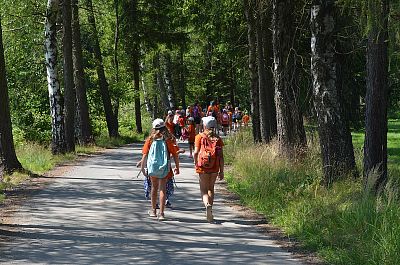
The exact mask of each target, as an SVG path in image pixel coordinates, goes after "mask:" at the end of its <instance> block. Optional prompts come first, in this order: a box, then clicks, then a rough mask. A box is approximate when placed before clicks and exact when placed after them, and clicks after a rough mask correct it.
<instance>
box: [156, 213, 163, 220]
mask: <svg viewBox="0 0 400 265" xmlns="http://www.w3.org/2000/svg"><path fill="white" fill-rule="evenodd" d="M158 221H165V216H164V214H163V213H160V214H159V215H158Z"/></svg>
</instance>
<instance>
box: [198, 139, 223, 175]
mask: <svg viewBox="0 0 400 265" xmlns="http://www.w3.org/2000/svg"><path fill="white" fill-rule="evenodd" d="M201 137H202V134H198V135H196V138H195V141H194V146H195V147H197V148H198V149H199V150H200V145H201ZM217 146H219V147H221V148H222V147H223V146H224V143H223V142H222V139H221V138H218V141H217ZM219 166H220V165H219V163H215V165H214V167H213V168H208V169H207V170H204V169H203V168H200V167H198V166H197V165H195V167H196V173H200V174H201V173H218V172H219Z"/></svg>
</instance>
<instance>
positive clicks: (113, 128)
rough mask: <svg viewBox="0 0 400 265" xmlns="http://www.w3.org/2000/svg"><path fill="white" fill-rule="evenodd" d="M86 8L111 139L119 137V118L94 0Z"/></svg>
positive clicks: (89, 1)
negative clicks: (104, 62) (104, 61)
mask: <svg viewBox="0 0 400 265" xmlns="http://www.w3.org/2000/svg"><path fill="white" fill-rule="evenodd" d="M86 6H87V11H88V22H89V26H90V28H91V31H92V36H91V37H92V39H93V43H94V47H93V51H94V59H95V63H96V71H97V76H98V78H99V85H100V94H101V98H102V101H103V107H104V112H105V115H106V122H107V128H108V135H109V136H110V137H118V136H119V135H118V117H117V116H116V115H115V114H114V113H113V108H112V104H111V97H110V91H109V89H108V82H107V79H106V75H105V73H104V66H103V58H102V56H101V50H100V43H99V37H98V33H97V28H96V19H95V17H94V12H93V4H92V0H86Z"/></svg>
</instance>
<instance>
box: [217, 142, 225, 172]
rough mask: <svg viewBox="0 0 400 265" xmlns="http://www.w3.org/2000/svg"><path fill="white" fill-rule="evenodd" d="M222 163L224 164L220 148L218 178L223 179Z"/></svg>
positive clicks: (222, 152)
mask: <svg viewBox="0 0 400 265" xmlns="http://www.w3.org/2000/svg"><path fill="white" fill-rule="evenodd" d="M224 165H225V161H224V151H223V150H222V149H221V153H220V156H219V172H218V178H219V180H223V179H224Z"/></svg>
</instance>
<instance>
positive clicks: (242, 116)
mask: <svg viewBox="0 0 400 265" xmlns="http://www.w3.org/2000/svg"><path fill="white" fill-rule="evenodd" d="M207 116H212V117H214V118H215V119H216V122H217V126H216V128H215V129H216V133H218V134H219V133H220V132H222V133H223V134H224V135H225V136H226V135H227V134H228V133H230V132H233V131H237V130H239V129H240V127H241V126H248V124H249V121H250V116H249V115H248V114H247V112H246V111H244V112H243V111H242V110H241V109H240V107H235V108H234V107H233V106H232V104H231V102H230V101H228V102H227V103H226V104H225V106H223V107H222V105H221V104H219V103H218V101H211V102H210V104H209V105H208V106H207V107H205V108H202V106H201V105H200V104H199V102H198V101H196V102H195V103H194V104H193V105H191V106H188V107H187V109H186V110H185V109H178V110H176V111H175V113H173V112H172V111H168V115H167V117H166V123H167V127H168V128H169V129H170V131H171V133H173V134H174V135H175V137H176V138H178V139H180V140H183V141H185V140H186V139H188V138H190V133H191V128H192V127H191V125H194V128H195V133H196V134H198V133H200V132H202V130H203V129H202V128H203V126H202V118H204V117H207ZM189 142H190V140H189Z"/></svg>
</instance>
